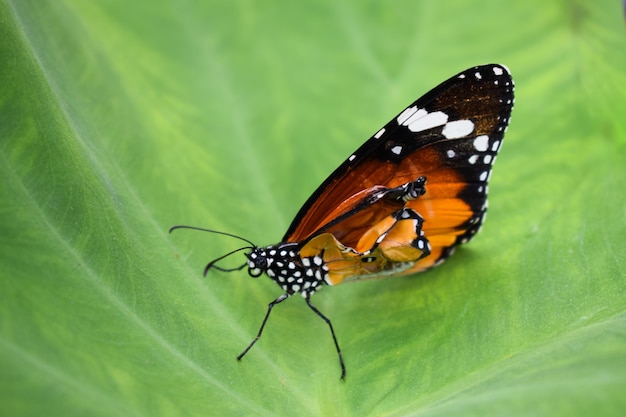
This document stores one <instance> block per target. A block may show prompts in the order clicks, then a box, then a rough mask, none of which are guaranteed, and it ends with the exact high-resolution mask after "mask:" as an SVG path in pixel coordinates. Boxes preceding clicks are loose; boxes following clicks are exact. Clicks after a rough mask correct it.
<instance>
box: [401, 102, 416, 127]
mask: <svg viewBox="0 0 626 417" xmlns="http://www.w3.org/2000/svg"><path fill="white" fill-rule="evenodd" d="M416 111H417V106H413V107H409V108H407V109H406V110H404V111H403V112H402V113H400V114H399V115H398V119H397V120H398V124H399V125H401V124H403V123H404V122H405V121H406V119H408V118H409V117H411V116H412V115H413V113H415V112H416Z"/></svg>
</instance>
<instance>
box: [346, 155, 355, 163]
mask: <svg viewBox="0 0 626 417" xmlns="http://www.w3.org/2000/svg"><path fill="white" fill-rule="evenodd" d="M354 158H356V155H350V158H348V161H350V162H352V161H354Z"/></svg>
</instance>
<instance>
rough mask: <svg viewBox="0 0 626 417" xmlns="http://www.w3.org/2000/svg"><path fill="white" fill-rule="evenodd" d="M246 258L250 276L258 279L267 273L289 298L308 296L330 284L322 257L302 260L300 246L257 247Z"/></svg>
mask: <svg viewBox="0 0 626 417" xmlns="http://www.w3.org/2000/svg"><path fill="white" fill-rule="evenodd" d="M246 256H247V257H248V273H249V274H250V276H252V277H255V278H256V277H258V276H260V275H262V274H263V273H265V274H267V276H268V277H270V278H271V279H272V280H274V281H275V282H276V283H277V284H278V285H279V286H280V287H281V288H282V289H283V290H284V291H285V292H286V293H288V294H290V295H291V294H295V293H297V292H299V293H300V294H301V295H302V296H303V297H307V296H309V295H311V294H313V293H314V292H315V291H317V290H318V289H319V288H320V286H321V285H322V284H325V283H326V284H327V282H326V278H327V277H328V266H327V265H326V264H325V263H324V260H323V258H322V257H321V256H311V257H301V256H300V250H299V245H298V244H297V243H290V242H287V243H279V244H278V245H271V246H267V247H257V248H254V249H253V250H252V252H250V253H249V254H247V255H246Z"/></svg>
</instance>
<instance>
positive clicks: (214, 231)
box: [169, 224, 256, 248]
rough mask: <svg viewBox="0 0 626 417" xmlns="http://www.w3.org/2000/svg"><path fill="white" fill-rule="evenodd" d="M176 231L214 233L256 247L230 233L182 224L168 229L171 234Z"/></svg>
mask: <svg viewBox="0 0 626 417" xmlns="http://www.w3.org/2000/svg"><path fill="white" fill-rule="evenodd" d="M176 229H191V230H199V231H201V232H208V233H215V234H216V235H224V236H229V237H234V238H235V239H239V240H242V241H244V242H246V243H247V244H249V245H250V246H252V247H253V248H254V247H256V245H255V244H254V243H252V242H251V241H249V240H248V239H246V238H244V237H241V236H237V235H233V234H232V233H226V232H220V231H219V230H211V229H204V228H202V227H196V226H186V225H184V224H181V225H177V226H172V227H170V230H169V232H170V233H172V232H173V231H174V230H176Z"/></svg>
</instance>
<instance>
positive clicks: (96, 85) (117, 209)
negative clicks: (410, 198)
mask: <svg viewBox="0 0 626 417" xmlns="http://www.w3.org/2000/svg"><path fill="white" fill-rule="evenodd" d="M621 6H622V5H621V4H619V2H611V1H608V0H603V1H597V2H585V1H582V0H577V1H573V2H563V1H551V2H545V1H541V2H540V1H538V0H533V1H526V2H515V1H514V2H499V1H496V0H486V1H480V2H477V1H472V2H464V1H461V0H454V1H448V2H445V3H444V2H439V3H436V2H428V1H425V0H424V1H408V0H407V1H402V0H396V1H390V2H356V1H350V0H341V1H336V2H335V1H330V0H327V1H321V2H315V1H306V0H305V1H287V0H278V1H273V2H251V1H218V0H213V1H207V2H200V1H186V2H162V1H134V2H127V1H121V0H108V1H99V2H85V1H80V0H59V1H35V0H3V1H1V2H0V19H1V21H2V24H1V25H0V31H1V32H0V48H1V56H2V60H1V62H2V64H1V66H0V76H1V77H2V81H3V82H2V90H1V93H0V105H1V109H0V170H1V171H0V173H1V175H2V178H3V180H2V185H1V187H0V198H1V199H0V210H1V213H2V220H1V222H0V245H1V247H0V256H1V265H2V269H1V276H0V323H1V328H0V376H1V378H0V392H1V394H0V415H7V416H9V415H10V416H35V415H37V416H40V415H62V416H72V415H76V416H85V415H89V416H98V415H101V416H117V415H119V416H151V417H152V416H168V417H170V416H189V415H194V416H206V415H220V416H222V415H242V416H249V415H266V416H280V415H285V416H294V415H303V416H315V415H320V416H321V415H323V416H332V415H341V416H346V415H353V416H374V415H386V416H410V415H420V416H439V415H441V416H444V415H445V416H451V415H462V416H472V415H477V416H478V415H480V416H483V415H507V416H517V415H519V416H522V415H523V416H527V415H537V416H551V417H554V416H578V415H580V416H588V415H592V414H593V415H594V416H610V415H621V413H622V412H623V410H624V408H625V407H626V397H625V396H624V395H623V393H624V392H625V390H626V360H624V357H625V355H626V280H625V279H624V272H623V271H624V269H625V255H624V253H625V251H624V241H625V238H626V198H625V193H624V184H626V170H624V166H626V140H625V138H626V118H624V115H625V114H626V89H625V88H624V86H625V85H626V72H625V71H624V68H626V52H625V51H626V37H625V36H624V14H623V9H621ZM487 62H500V63H503V64H506V65H508V66H509V68H510V69H511V71H512V73H513V76H514V78H515V80H516V86H517V89H516V99H517V100H516V108H515V110H514V112H513V121H512V124H511V126H510V129H509V131H508V133H507V137H506V140H505V142H506V143H505V146H504V148H503V151H502V152H501V155H500V158H499V160H498V163H497V164H496V167H495V170H494V175H493V177H492V181H491V184H490V185H491V188H490V211H489V219H488V221H487V223H486V225H485V227H484V228H483V231H482V232H481V234H480V235H479V236H478V237H477V238H476V239H475V240H473V241H472V242H471V244H469V245H467V246H466V247H463V248H462V249H460V250H459V251H457V253H456V254H455V255H454V256H453V257H452V258H451V259H450V260H448V261H447V262H446V263H445V264H444V265H442V266H441V267H439V268H436V269H434V270H432V271H429V272H427V273H423V274H421V275H418V276H415V277H405V278H396V279H387V280H377V281H368V282H361V283H358V284H351V285H342V286H338V287H336V288H327V289H326V290H324V291H322V292H321V293H320V294H319V295H316V296H315V297H314V300H313V301H314V303H315V305H316V306H317V307H318V308H319V309H320V310H321V311H322V312H324V313H325V314H326V315H327V316H329V317H330V318H331V319H332V321H333V324H334V326H335V330H336V331H337V333H338V338H339V342H340V344H341V346H342V349H343V353H344V355H345V359H346V366H347V371H348V374H347V378H346V380H345V381H340V380H339V366H338V363H337V357H336V355H335V352H334V347H333V345H332V341H331V338H330V335H329V334H328V329H327V327H326V325H325V324H324V323H323V322H322V321H321V320H319V318H318V317H316V316H315V315H313V314H312V313H311V312H310V311H309V309H308V308H307V307H306V305H305V304H304V303H303V302H302V301H301V300H299V299H298V298H299V297H294V299H293V300H288V301H287V302H285V303H283V304H281V305H279V306H277V307H276V308H275V309H274V312H273V313H272V317H271V320H270V321H269V324H268V326H267V328H266V331H265V333H264V335H263V338H262V339H261V340H260V341H259V342H258V343H257V345H256V346H255V347H254V348H253V349H252V350H251V351H250V352H249V353H248V355H247V356H246V357H245V358H244V359H243V360H242V361H241V362H238V361H236V360H235V356H236V355H237V354H238V353H240V352H241V351H242V349H243V348H244V347H245V346H246V345H247V344H248V343H249V342H250V341H251V339H252V338H253V336H254V335H255V334H256V331H257V329H258V326H259V325H260V322H261V319H262V317H263V314H264V313H265V310H266V306H267V303H268V302H269V301H271V300H273V299H274V298H276V297H277V296H278V295H279V294H280V289H279V288H278V287H276V286H275V285H274V284H273V283H272V282H271V281H270V280H268V279H267V278H262V279H259V280H256V281H253V280H251V279H249V278H248V277H247V274H246V273H245V272H244V271H241V272H237V273H231V274H225V273H220V272H211V273H210V274H209V276H208V277H207V278H206V279H204V278H202V276H201V273H202V268H203V266H204V265H205V264H206V262H208V261H210V260H211V259H214V258H216V257H218V256H220V255H222V254H224V253H226V252H227V251H229V250H232V249H234V248H236V247H237V245H239V243H240V242H237V241H234V240H232V239H228V238H226V237H222V236H216V235H208V234H201V233H196V232H190V231H182V230H181V231H177V232H176V233H175V234H172V235H169V234H168V233H167V230H168V228H169V227H170V226H172V225H174V224H180V223H184V224H192V225H198V226H204V227H210V228H214V229H218V230H224V231H228V232H232V233H236V234H239V235H242V236H245V237H247V238H249V239H251V240H252V241H254V242H257V243H258V244H271V243H276V242H277V240H278V239H279V238H280V236H282V234H283V232H284V230H285V229H286V227H287V226H288V224H289V222H290V219H291V218H292V216H293V215H294V214H295V213H296V211H297V210H298V208H299V206H300V205H301V204H302V203H303V202H304V201H305V199H306V198H307V196H308V195H309V193H310V192H312V191H313V190H314V189H315V187H316V186H317V184H319V182H320V181H322V180H323V179H324V178H325V176H326V175H327V174H328V173H330V172H331V171H332V169H334V168H335V167H336V166H337V165H338V164H339V163H340V162H341V161H342V160H343V159H344V158H345V157H346V156H347V155H349V154H350V152H351V151H353V150H354V149H356V148H357V147H358V146H359V145H360V144H361V142H362V141H363V140H364V139H365V138H367V137H368V136H369V135H371V134H372V133H373V132H375V131H376V130H377V129H378V128H379V127H380V126H381V125H382V124H383V123H384V122H386V121H387V120H388V119H389V118H390V117H392V116H393V115H394V114H396V113H397V112H398V111H399V110H400V109H401V108H403V106H405V105H406V104H407V103H410V102H411V101H412V100H414V99H415V98H416V97H418V96H419V95H420V94H422V93H424V92H426V91H427V90H428V89H429V88H431V87H433V86H435V85H436V84H438V83H439V82H441V81H443V80H444V79H446V78H447V77H448V76H451V75H453V74H454V73H456V72H458V71H460V70H462V69H464V68H466V67H469V66H472V65H477V64H481V63H487ZM228 261H230V262H231V265H233V266H236V265H237V264H238V263H239V262H242V261H243V257H242V256H241V255H234V256H233V257H232V258H230V259H229V260H228ZM228 261H225V264H224V265H227V264H228Z"/></svg>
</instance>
